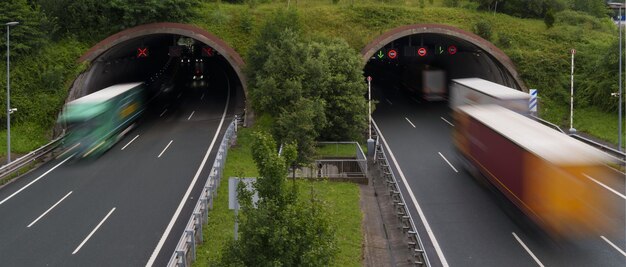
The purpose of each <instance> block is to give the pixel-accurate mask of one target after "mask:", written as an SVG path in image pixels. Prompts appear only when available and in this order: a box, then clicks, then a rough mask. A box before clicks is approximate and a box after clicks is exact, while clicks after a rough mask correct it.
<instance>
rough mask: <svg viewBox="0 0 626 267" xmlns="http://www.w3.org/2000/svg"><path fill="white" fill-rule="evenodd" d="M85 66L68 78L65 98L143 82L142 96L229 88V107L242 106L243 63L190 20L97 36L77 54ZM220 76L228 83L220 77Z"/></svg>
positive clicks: (164, 96)
mask: <svg viewBox="0 0 626 267" xmlns="http://www.w3.org/2000/svg"><path fill="white" fill-rule="evenodd" d="M80 61H81V62H88V63H89V68H88V69H87V70H86V71H85V72H83V73H82V74H81V75H80V76H79V77H78V78H77V79H76V80H75V82H74V84H73V85H72V88H71V90H70V93H69V95H68V98H67V101H68V102H69V101H71V100H74V99H77V98H80V97H82V96H85V95H87V94H90V93H93V92H96V91H98V90H101V89H103V88H106V87H108V86H111V85H115V84H120V83H127V82H145V83H146V85H147V88H148V89H147V91H148V93H147V95H148V97H149V98H150V99H156V100H157V101H156V102H164V101H165V102H167V101H171V100H172V99H173V98H176V97H177V96H178V95H179V94H180V92H181V91H184V90H196V91H197V90H224V91H225V89H224V88H225V86H215V85H216V84H218V83H219V84H222V85H224V84H227V83H228V84H229V85H230V88H231V90H232V91H234V92H235V93H234V96H235V98H234V99H233V100H231V102H234V103H236V106H235V108H236V109H237V110H236V111H235V112H236V113H240V112H243V110H244V108H245V95H246V88H245V86H246V83H245V77H244V75H243V71H242V70H243V68H244V62H243V60H242V59H241V57H240V56H239V54H238V53H237V52H235V51H234V49H232V48H231V47H230V46H229V45H228V44H226V43H225V42H224V41H222V40H221V39H219V38H217V37H216V36H214V35H212V34H210V33H208V32H206V31H204V30H202V29H200V28H197V27H194V26H191V25H186V24H178V23H154V24H146V25H141V26H137V27H134V28H130V29H127V30H124V31H122V32H119V33H117V34H114V35H112V36H109V37H108V38H106V39H104V40H102V41H101V42H99V43H98V44H96V45H95V46H93V47H92V48H91V49H90V50H89V51H87V52H86V53H85V54H84V55H83V56H82V57H81V58H80ZM226 80H227V81H228V82H226Z"/></svg>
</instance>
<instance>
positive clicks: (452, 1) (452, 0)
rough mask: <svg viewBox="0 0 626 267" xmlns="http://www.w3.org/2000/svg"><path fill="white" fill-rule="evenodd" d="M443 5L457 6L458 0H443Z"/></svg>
mask: <svg viewBox="0 0 626 267" xmlns="http://www.w3.org/2000/svg"><path fill="white" fill-rule="evenodd" d="M443 5H444V6H447V7H458V6H459V0H443Z"/></svg>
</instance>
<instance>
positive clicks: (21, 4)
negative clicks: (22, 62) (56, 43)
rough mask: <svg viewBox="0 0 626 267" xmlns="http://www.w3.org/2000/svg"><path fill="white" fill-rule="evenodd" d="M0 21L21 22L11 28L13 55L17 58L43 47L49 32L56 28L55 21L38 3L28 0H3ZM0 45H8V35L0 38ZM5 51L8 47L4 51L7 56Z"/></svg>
mask: <svg viewBox="0 0 626 267" xmlns="http://www.w3.org/2000/svg"><path fill="white" fill-rule="evenodd" d="M0 21H3V23H6V22H10V21H17V22H19V23H20V24H19V25H18V26H15V27H12V28H11V36H10V37H11V57H14V58H15V59H17V58H20V57H22V56H25V55H28V54H30V53H32V52H34V51H36V50H38V49H40V48H41V47H43V45H45V44H46V43H47V42H48V40H49V38H48V33H51V32H54V31H55V29H56V28H55V26H54V23H53V22H52V21H51V20H50V19H49V18H48V17H47V16H46V14H44V13H43V12H42V11H41V10H40V8H39V6H38V5H37V4H32V5H31V4H29V3H28V2H27V1H26V0H11V1H1V2H0ZM2 26H3V27H6V26H4V25H2ZM3 32H5V31H4V30H3ZM5 34H6V32H5ZM0 46H1V47H6V37H5V38H0ZM5 51H6V49H5V50H3V51H2V55H4V56H6V54H5V53H6V52H5Z"/></svg>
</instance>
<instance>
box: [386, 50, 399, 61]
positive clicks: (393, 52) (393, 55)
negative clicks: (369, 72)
mask: <svg viewBox="0 0 626 267" xmlns="http://www.w3.org/2000/svg"><path fill="white" fill-rule="evenodd" d="M387 56H388V57H389V58H390V59H395V58H396V57H398V52H396V50H394V49H391V50H389V51H388V52H387Z"/></svg>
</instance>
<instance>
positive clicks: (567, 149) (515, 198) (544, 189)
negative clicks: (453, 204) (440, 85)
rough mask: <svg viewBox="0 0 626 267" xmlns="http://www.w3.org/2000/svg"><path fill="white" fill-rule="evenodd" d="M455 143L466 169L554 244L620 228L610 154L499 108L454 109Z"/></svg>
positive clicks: (487, 106)
mask: <svg viewBox="0 0 626 267" xmlns="http://www.w3.org/2000/svg"><path fill="white" fill-rule="evenodd" d="M453 117H454V121H455V122H454V125H455V127H454V128H453V141H454V145H455V147H456V149H457V150H458V154H459V155H460V159H461V161H462V162H463V163H464V165H465V168H466V169H467V170H468V171H469V172H470V173H472V174H474V176H476V177H477V178H479V179H481V180H483V181H484V180H485V179H486V180H487V181H488V183H486V184H487V185H490V187H492V188H495V189H497V191H496V192H499V193H501V194H502V195H504V196H505V197H506V199H508V200H510V202H512V203H513V204H515V206H516V207H517V208H519V210H521V211H522V212H523V214H525V215H526V216H527V217H528V218H530V219H532V221H533V222H535V223H536V225H538V226H540V227H541V228H542V229H543V230H545V232H546V233H548V234H549V235H550V236H552V237H554V238H555V239H566V240H570V239H578V238H585V237H590V236H593V235H595V237H597V236H598V233H600V232H605V233H606V232H608V231H610V230H611V229H615V227H614V226H612V225H610V222H611V219H610V218H612V217H613V216H612V214H615V213H613V212H612V208H611V203H609V201H608V199H607V198H608V194H607V192H606V191H603V190H604V189H603V188H600V186H598V185H597V184H595V183H594V182H593V181H592V180H591V179H592V178H593V179H598V178H600V177H606V175H611V170H610V169H609V167H608V166H607V163H609V162H611V160H612V159H611V158H610V157H609V156H608V155H606V154H605V153H603V152H601V151H599V150H597V149H595V148H593V147H591V146H589V145H587V144H585V143H582V142H580V141H578V140H576V139H573V138H571V137H569V136H567V135H565V134H562V133H560V132H557V131H555V130H553V129H551V128H549V127H547V126H544V125H542V124H541V123H539V122H536V121H534V120H532V119H529V118H527V117H525V116H523V115H521V114H518V113H516V112H513V111H511V110H508V109H506V108H503V107H500V106H497V105H475V106H471V105H465V106H457V107H455V108H454V109H453Z"/></svg>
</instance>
